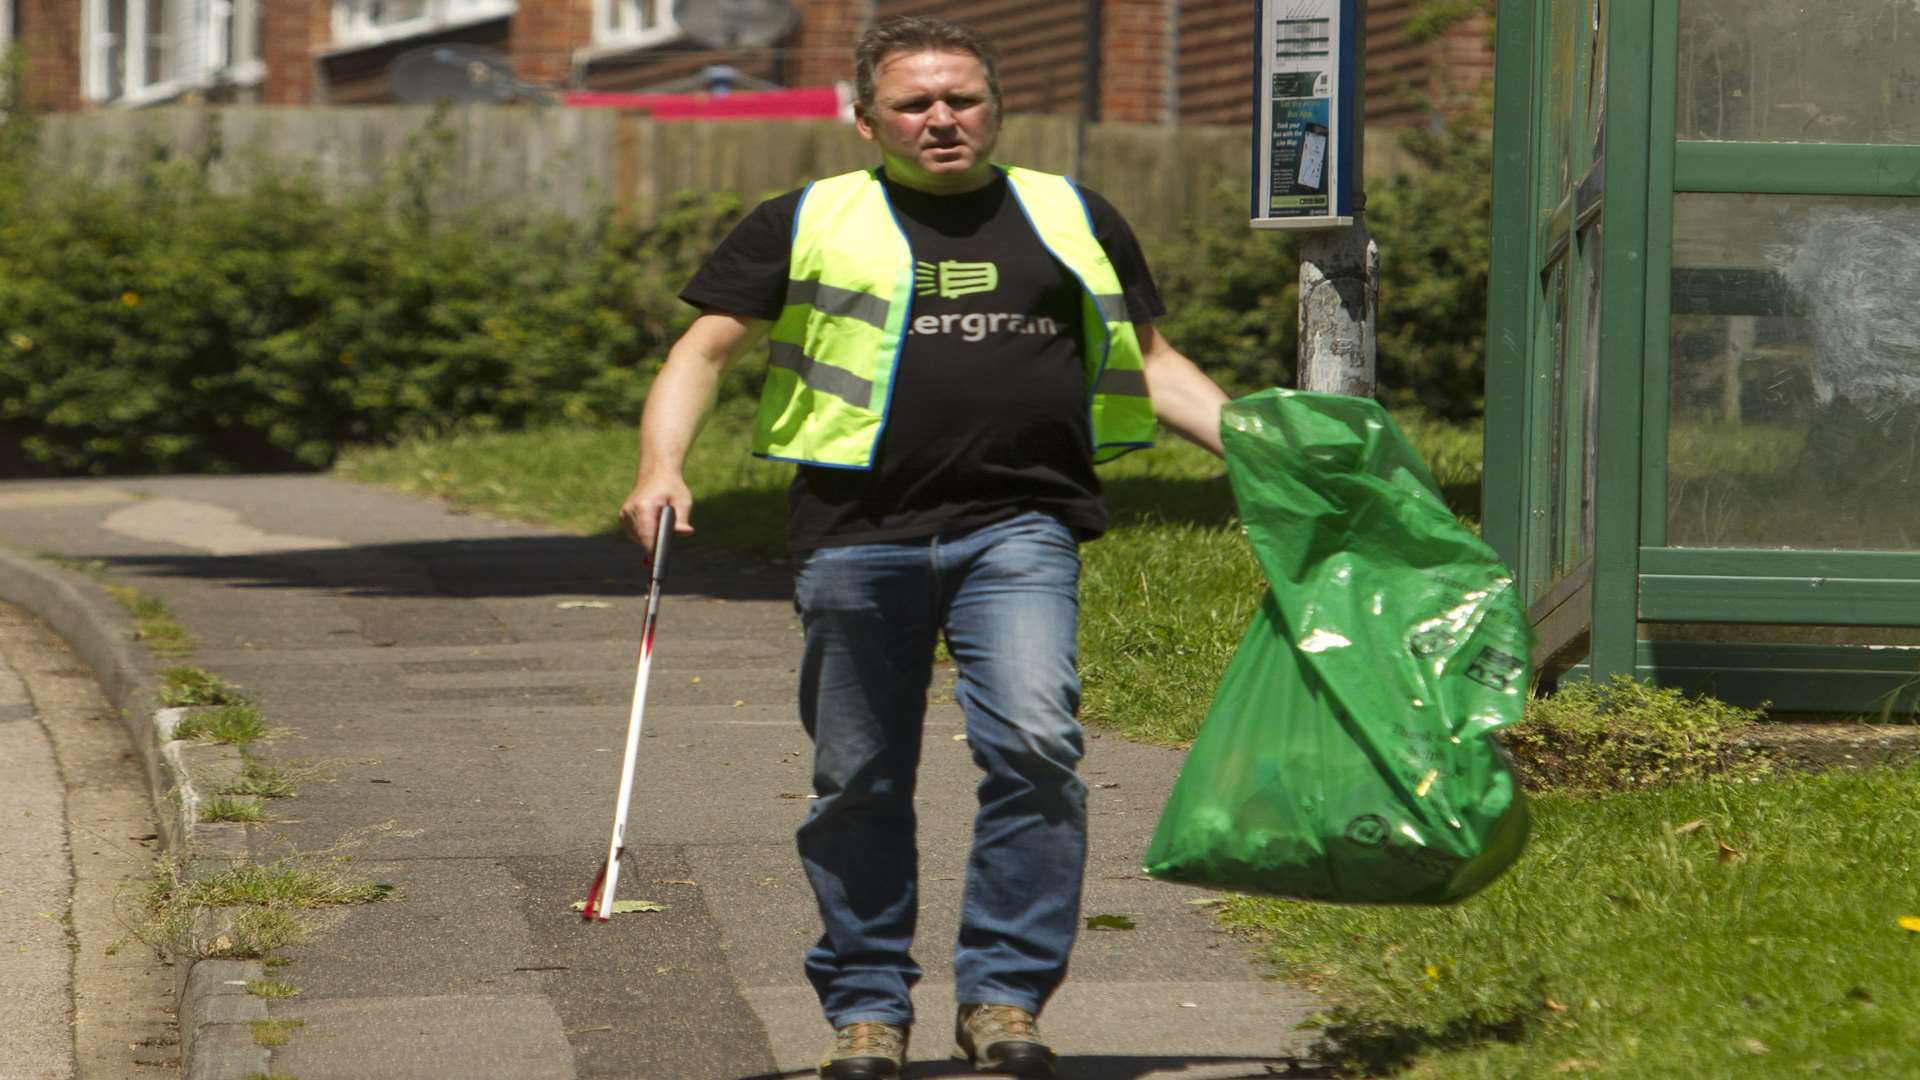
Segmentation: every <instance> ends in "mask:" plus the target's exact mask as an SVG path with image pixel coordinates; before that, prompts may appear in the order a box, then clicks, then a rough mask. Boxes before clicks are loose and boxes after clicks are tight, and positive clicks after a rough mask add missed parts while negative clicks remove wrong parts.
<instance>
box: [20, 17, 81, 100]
mask: <svg viewBox="0 0 1920 1080" xmlns="http://www.w3.org/2000/svg"><path fill="white" fill-rule="evenodd" d="M14 13H15V18H16V19H17V20H18V24H17V25H18V28H19V32H20V36H19V39H18V40H17V41H16V42H15V43H14V44H15V46H16V47H17V49H18V50H19V54H20V55H21V56H22V57H24V58H25V63H24V65H23V70H22V71H21V83H22V89H23V90H24V91H25V94H26V99H27V101H29V102H30V103H32V104H33V106H34V107H36V108H41V109H51V110H57V111H66V110H70V109H78V108H81V107H82V106H83V105H84V104H85V102H84V100H83V99H82V98H81V96H80V89H81V85H80V0H14Z"/></svg>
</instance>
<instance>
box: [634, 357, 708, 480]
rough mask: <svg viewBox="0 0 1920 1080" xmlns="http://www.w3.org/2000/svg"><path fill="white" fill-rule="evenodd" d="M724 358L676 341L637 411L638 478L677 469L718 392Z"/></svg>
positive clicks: (684, 458) (698, 431)
mask: <svg viewBox="0 0 1920 1080" xmlns="http://www.w3.org/2000/svg"><path fill="white" fill-rule="evenodd" d="M725 369H726V361H725V359H724V358H714V357H709V356H706V355H704V354H703V353H702V351H701V350H700V349H699V348H697V347H696V346H694V345H692V344H689V343H688V342H686V341H684V340H683V341H681V342H679V343H678V344H676V345H675V346H674V348H673V350H672V351H671V352H670V353H668V354H667V362H666V363H665V364H663V365H661V367H660V374H659V375H657V376H655V377H654V380H653V386H652V387H650V388H649V389H648V390H647V403H646V406H645V407H644V408H643V409H642V410H641V413H640V468H639V476H640V477H641V478H642V479H644V478H645V477H647V476H648V475H649V474H650V473H651V474H658V473H659V472H660V471H661V470H671V471H672V472H674V473H678V472H679V471H680V469H681V467H682V466H683V465H684V464H685V463H686V460H687V451H688V450H689V449H690V448H692V446H693V440H694V438H695V437H696V436H698V435H699V434H700V428H701V426H702V425H704V424H705V423H706V421H707V416H708V414H709V413H711V412H712V411H713V403H714V399H715V398H717V397H718V396H719V392H720V377H721V375H722V373H723V372H724V371H725Z"/></svg>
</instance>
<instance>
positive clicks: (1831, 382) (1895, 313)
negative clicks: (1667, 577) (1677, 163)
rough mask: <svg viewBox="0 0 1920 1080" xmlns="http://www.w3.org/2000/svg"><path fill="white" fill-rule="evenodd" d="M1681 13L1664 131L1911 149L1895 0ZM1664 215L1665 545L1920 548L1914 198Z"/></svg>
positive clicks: (1705, 197) (1918, 234) (1763, 4)
mask: <svg viewBox="0 0 1920 1080" xmlns="http://www.w3.org/2000/svg"><path fill="white" fill-rule="evenodd" d="M1677 14H1678V24H1679V25H1678V41H1677V48H1676V60H1677V71H1676V79H1675V90H1674V98H1675V133H1676V135H1677V136H1678V138H1679V139H1681V140H1683V141H1685V140H1716V141H1728V140H1734V141H1743V142H1766V143H1807V144H1824V143H1852V144H1874V145H1889V144H1911V143H1916V142H1920V8H1917V7H1916V5H1915V4H1913V3H1912V2H1910V0H1834V2H1831V3H1827V4H1817V5H1816V4H1812V3H1805V2H1799V0H1682V3H1681V5H1680V7H1679V9H1678V12H1677ZM1819 152H1820V151H1819V150H1818V149H1816V148H1813V147H1809V148H1808V150H1807V153H1810V154H1817V153H1819ZM1673 207H1674V213H1673V250H1672V292H1671V308H1672V318H1671V321H1670V323H1669V326H1668V353H1669V359H1668V386H1667V388H1666V394H1667V399H1668V421H1667V433H1666V438H1667V492H1666V514H1665V543H1666V544H1668V545H1670V546H1675V547H1709V548H1711V547H1735V548H1779V549H1796V550H1833V549H1853V550H1881V551H1915V550H1920V314H1915V312H1916V310H1920V309H1917V308H1916V307H1915V305H1914V303H1913V300H1912V298H1913V297H1914V296H1915V295H1916V294H1917V292H1920V200H1914V199H1908V198H1894V197H1886V198H1867V197H1841V196H1833V195H1817V194H1807V195H1754V194H1738V193H1714V192H1706V193H1681V194H1677V195H1675V196H1674V204H1673Z"/></svg>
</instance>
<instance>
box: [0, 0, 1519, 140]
mask: <svg viewBox="0 0 1920 1080" xmlns="http://www.w3.org/2000/svg"><path fill="white" fill-rule="evenodd" d="M696 2H697V0H696ZM793 6H794V8H795V18H794V21H793V25H792V27H791V28H790V29H789V31H788V32H787V34H786V36H785V37H784V39H782V40H781V41H780V42H779V43H778V44H776V45H775V46H773V47H770V48H757V49H735V50H712V49H707V48H703V47H701V46H699V45H697V44H695V43H693V42H691V41H690V40H688V38H687V37H686V35H685V34H684V33H682V32H681V30H680V29H679V27H678V26H677V25H676V24H675V21H674V16H673V3H672V0H0V43H4V42H6V41H8V40H9V39H11V41H12V42H13V44H14V46H15V48H16V50H17V51H18V53H19V55H20V56H21V57H22V59H23V60H24V76H25V86H26V91H27V94H28V95H29V98H30V100H32V101H34V102H36V103H37V104H39V105H41V106H43V107H46V108H51V109H55V110H70V109H83V108H102V107H106V108H128V107H138V106H142V105H151V104H158V103H163V102H167V101H173V100H178V99H181V98H193V99H198V100H207V101H243V102H259V103H265V104H279V105H306V104H357V103H367V104H373V103H385V102H391V101H393V100H395V98H394V93H393V87H392V85H391V84H390V82H389V80H388V78H387V71H388V68H389V65H391V64H392V62H393V60H394V59H395V58H396V57H397V56H399V55H401V54H403V53H405V52H407V51H409V50H411V49H414V48H417V47H419V46H421V45H426V44H442V43H458V44H463V45H468V46H475V47H480V48H483V49H488V50H494V51H496V52H497V53H498V55H499V56H500V57H501V58H503V60H504V62H506V63H508V64H510V65H511V67H512V70H513V72H514V73H515V74H516V75H517V76H518V77H519V78H520V79H521V80H524V81H525V82H528V83H531V84H535V85H539V86H543V87H549V88H554V89H580V90H646V89H657V88H661V87H669V88H684V87H686V86H689V85H697V84H698V82H699V80H700V76H701V73H702V72H703V71H705V70H707V69H708V68H709V67H710V66H713V65H726V66H727V67H730V68H732V69H734V70H736V71H738V72H739V73H741V75H742V76H744V77H745V78H746V79H747V80H749V84H750V85H762V84H773V85H779V86H792V87H798V86H818V85H825V84H831V83H834V82H836V81H839V80H843V79H846V78H848V77H849V76H850V74H851V71H850V65H849V61H848V52H849V50H850V46H851V44H852V41H853V39H854V38H855V37H856V36H857V35H858V34H859V32H860V30H861V29H862V28H863V27H864V26H866V25H867V24H868V23H869V22H870V21H871V20H873V19H875V18H878V17H884V16H887V15H895V14H927V15H941V16H945V17H949V18H957V19H961V20H963V21H966V22H968V23H970V24H972V25H974V26H977V27H979V28H980V29H981V30H984V31H986V32H987V33H988V34H990V35H991V36H992V37H993V38H994V40H995V41H996V42H997V43H998V44H999V46H1000V48H1001V51H1002V54H1003V59H1002V72H1001V78H1002V83H1003V86H1004V89H1005V93H1006V96H1007V105H1008V108H1009V110H1011V111H1015V112H1020V113H1053V114H1069V115H1081V116H1086V117H1087V118H1088V119H1092V120H1100V121H1124V122H1135V123H1158V124H1179V123H1245V122H1246V121H1247V119H1248V116H1249V112H1250V107H1251V101H1250V98H1251V91H1250V84H1251V82H1252V64H1253V49H1252V44H1251V40H1250V34H1251V32H1252V22H1253V15H1252V11H1251V5H1250V4H1249V3H1248V2H1247V0H1054V2H1051V3H1034V2H1033V0H971V2H968V3H959V2H956V0H793ZM1415 6H1416V0H1372V3H1371V4H1370V10H1369V15H1368V46H1369V51H1368V56H1369V60H1368V69H1369V79H1368V105H1367V113H1368V119H1369V120H1370V121H1371V122H1375V123H1385V124H1394V123H1407V122H1413V121H1415V120H1417V119H1419V118H1420V117H1422V116H1423V115H1425V112H1426V105H1427V104H1429V103H1430V104H1437V105H1440V106H1441V107H1443V108H1444V107H1447V106H1448V105H1450V104H1451V103H1453V102H1454V101H1456V100H1458V99H1459V98H1460V97H1462V96H1464V95H1465V94H1466V93H1467V92H1469V91H1470V90H1471V89H1472V87H1473V86H1474V85H1475V84H1477V83H1478V82H1479V81H1480V80H1481V79H1483V78H1486V77H1487V76H1488V75H1489V74H1490V72H1491V70H1492V55H1491V52H1490V50H1489V48H1488V46H1487V43H1486V40H1487V35H1486V28H1485V26H1484V24H1483V23H1480V22H1478V21H1472V22H1468V23H1464V24H1461V25H1458V26H1456V27H1454V29H1453V30H1452V31H1450V32H1449V34H1448V36H1447V37H1445V38H1443V39H1442V40H1440V41H1435V42H1426V43H1418V44H1416V43H1414V42H1412V41H1410V40H1409V39H1408V37H1407V35H1406V33H1405V27H1406V24H1407V22H1408V20H1409V18H1410V17H1411V15H1412V12H1413V9H1414V7H1415Z"/></svg>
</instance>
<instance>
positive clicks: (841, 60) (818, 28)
mask: <svg viewBox="0 0 1920 1080" xmlns="http://www.w3.org/2000/svg"><path fill="white" fill-rule="evenodd" d="M797 6H798V7H799V9H800V25H799V27H798V29H797V30H796V31H795V32H794V35H793V38H792V40H791V41H790V42H789V43H788V45H787V47H786V56H785V64H784V65H783V66H784V68H785V70H784V72H783V74H784V75H785V76H786V84H787V85H788V86H827V85H830V84H832V83H836V82H840V81H842V80H851V79H852V78H853V43H854V42H855V41H858V40H859V38H860V34H861V32H863V31H864V30H866V28H867V26H868V25H869V23H870V22H871V21H872V18H873V7H874V5H873V0H802V2H801V3H799V4H798V5H797Z"/></svg>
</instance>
